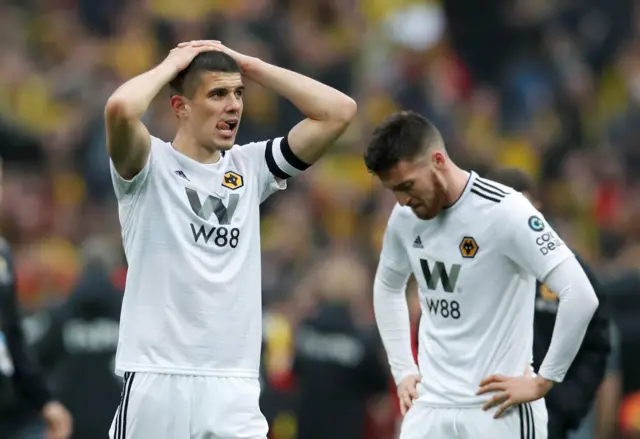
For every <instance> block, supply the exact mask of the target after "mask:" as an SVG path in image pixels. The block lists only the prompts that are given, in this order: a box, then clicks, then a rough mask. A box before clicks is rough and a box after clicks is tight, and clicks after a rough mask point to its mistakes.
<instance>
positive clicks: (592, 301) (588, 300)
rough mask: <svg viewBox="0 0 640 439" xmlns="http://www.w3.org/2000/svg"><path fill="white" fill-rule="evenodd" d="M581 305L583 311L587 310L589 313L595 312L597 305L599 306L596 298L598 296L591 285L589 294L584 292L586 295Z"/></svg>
mask: <svg viewBox="0 0 640 439" xmlns="http://www.w3.org/2000/svg"><path fill="white" fill-rule="evenodd" d="M583 306H584V308H585V311H588V312H589V313H590V314H591V315H593V314H595V312H596V310H597V309H598V306H600V301H599V300H598V296H596V293H595V291H594V290H593V287H592V288H591V289H590V291H589V294H586V297H585V299H584V301H583Z"/></svg>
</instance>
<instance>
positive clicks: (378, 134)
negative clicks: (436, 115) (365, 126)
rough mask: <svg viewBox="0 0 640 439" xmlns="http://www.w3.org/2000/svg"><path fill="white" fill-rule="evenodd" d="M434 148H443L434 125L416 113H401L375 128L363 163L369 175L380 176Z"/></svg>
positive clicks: (388, 117)
mask: <svg viewBox="0 0 640 439" xmlns="http://www.w3.org/2000/svg"><path fill="white" fill-rule="evenodd" d="M434 146H441V147H444V142H443V140H442V136H441V135H440V132H439V131H438V129H437V128H436V127H435V125H434V124H432V123H431V122H430V121H429V120H427V118H425V117H424V116H422V115H420V114H418V113H415V112H413V111H400V112H396V113H393V114H391V115H390V116H387V118H386V119H384V120H383V121H382V122H381V123H380V124H379V125H378V126H377V127H376V128H375V130H374V131H373V136H372V137H371V140H370V141H369V145H368V146H367V150H366V151H365V153H364V163H365V165H366V166H367V169H369V171H371V172H373V173H374V174H381V173H384V172H387V171H388V170H390V169H391V168H393V167H394V166H395V165H397V164H398V162H400V161H403V160H412V159H414V158H416V157H417V156H418V155H420V154H421V153H424V152H426V151H427V150H428V149H429V148H431V147H434Z"/></svg>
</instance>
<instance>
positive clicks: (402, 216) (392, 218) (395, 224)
mask: <svg viewBox="0 0 640 439" xmlns="http://www.w3.org/2000/svg"><path fill="white" fill-rule="evenodd" d="M417 221H419V219H418V217H417V216H416V215H415V214H414V213H413V210H411V208H410V207H407V206H402V205H401V204H400V203H396V204H395V206H393V209H392V210H391V214H390V215H389V219H388V220H387V227H388V228H392V229H405V228H407V227H409V226H410V225H412V224H413V223H415V222H417Z"/></svg>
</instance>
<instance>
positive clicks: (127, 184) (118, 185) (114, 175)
mask: <svg viewBox="0 0 640 439" xmlns="http://www.w3.org/2000/svg"><path fill="white" fill-rule="evenodd" d="M159 141H160V140H159V139H157V138H155V137H153V136H151V147H150V148H149V156H148V157H147V163H146V164H145V165H144V167H143V168H142V170H141V171H140V172H139V173H138V174H137V175H136V176H135V177H133V178H132V179H130V180H127V179H126V178H123V177H122V176H121V175H120V174H119V173H118V171H117V170H116V168H115V166H114V164H113V160H111V159H109V169H110V170H111V182H112V183H113V189H114V191H115V193H116V197H117V198H118V201H120V202H126V201H127V200H132V199H134V198H135V195H136V194H138V193H139V192H140V190H141V189H142V188H143V187H144V185H145V183H146V181H147V178H148V176H149V172H150V170H151V168H152V163H153V156H154V151H155V149H156V148H157V142H159Z"/></svg>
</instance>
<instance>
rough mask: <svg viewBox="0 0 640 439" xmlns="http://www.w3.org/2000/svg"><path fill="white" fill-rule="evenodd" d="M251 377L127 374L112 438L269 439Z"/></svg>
mask: <svg viewBox="0 0 640 439" xmlns="http://www.w3.org/2000/svg"><path fill="white" fill-rule="evenodd" d="M259 399H260V383H259V382H258V380H257V379H250V378H223V377H208V376H186V375H168V374H155V373H141V372H135V373H126V374H125V380H124V387H123V391H122V399H121V402H120V405H119V406H118V410H117V411H116V415H115V417H114V419H113V422H112V423H111V428H110V429H109V438H110V439H240V438H247V439H265V438H266V437H267V432H268V429H269V427H268V425H267V421H266V419H265V418H264V416H263V415H262V412H261V411H260V406H259Z"/></svg>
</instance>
